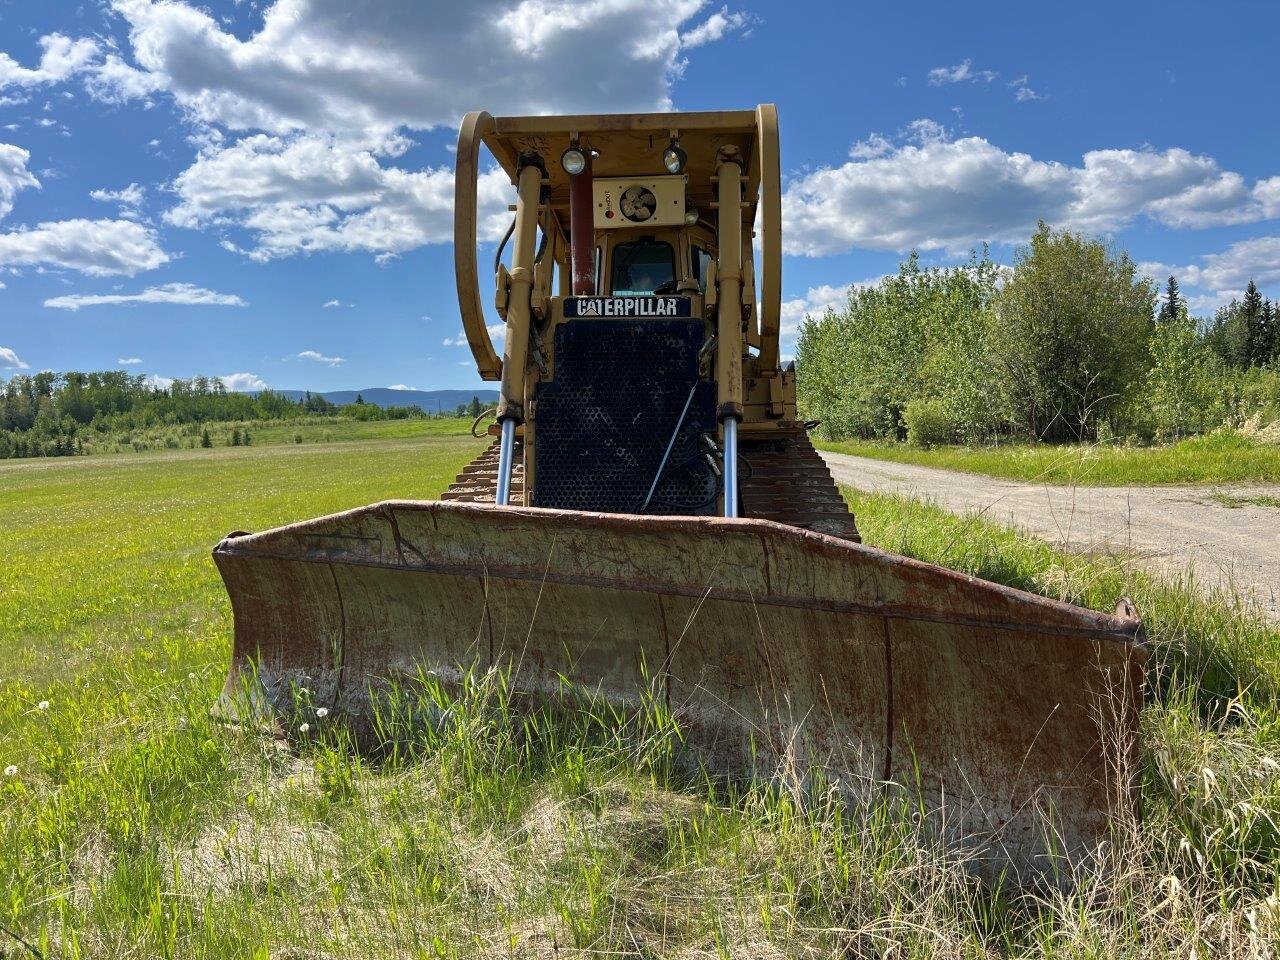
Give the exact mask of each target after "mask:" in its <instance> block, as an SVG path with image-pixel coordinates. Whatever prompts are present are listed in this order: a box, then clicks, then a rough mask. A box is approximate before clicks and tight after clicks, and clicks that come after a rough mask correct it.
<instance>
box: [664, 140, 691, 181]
mask: <svg viewBox="0 0 1280 960" xmlns="http://www.w3.org/2000/svg"><path fill="white" fill-rule="evenodd" d="M688 159H689V155H688V154H687V153H685V152H684V151H683V150H681V149H680V144H679V142H678V141H676V140H672V141H671V145H670V146H669V147H667V149H665V150H663V151H662V165H663V166H664V167H666V168H667V173H680V172H681V171H682V170H683V169H684V165H685V161H686V160H688Z"/></svg>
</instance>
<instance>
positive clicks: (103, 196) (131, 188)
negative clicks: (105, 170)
mask: <svg viewBox="0 0 1280 960" xmlns="http://www.w3.org/2000/svg"><path fill="white" fill-rule="evenodd" d="M145 195H146V188H144V187H142V186H140V185H139V184H136V183H131V184H129V185H128V186H127V187H121V188H120V189H119V190H90V191H89V196H90V197H91V198H92V199H94V200H97V201H98V202H99V203H114V204H117V205H119V207H120V215H121V216H122V217H127V218H128V219H130V220H136V219H137V218H138V217H139V216H141V208H142V201H143V198H144V197H145Z"/></svg>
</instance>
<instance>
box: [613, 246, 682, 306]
mask: <svg viewBox="0 0 1280 960" xmlns="http://www.w3.org/2000/svg"><path fill="white" fill-rule="evenodd" d="M675 290H676V256H675V251H674V250H673V249H672V248H671V244H669V243H665V242H663V241H661V240H654V239H653V238H651V237H641V238H640V239H639V240H635V241H631V242H628V243H619V244H617V245H616V246H615V247H614V248H613V294H614V296H617V297H634V296H645V295H647V294H654V293H675Z"/></svg>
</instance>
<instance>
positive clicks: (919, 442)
mask: <svg viewBox="0 0 1280 960" xmlns="http://www.w3.org/2000/svg"><path fill="white" fill-rule="evenodd" d="M902 419H903V421H904V422H905V423H906V426H907V442H908V443H910V444H913V445H914V446H917V447H933V446H937V445H938V444H942V443H951V442H952V441H953V440H955V434H956V425H955V423H954V422H953V421H952V419H951V416H950V414H949V413H948V412H947V408H946V405H945V404H943V403H942V401H941V400H935V399H930V398H928V397H921V398H920V399H918V400H912V401H911V402H909V403H908V404H907V405H906V406H905V407H904V408H903V410H902Z"/></svg>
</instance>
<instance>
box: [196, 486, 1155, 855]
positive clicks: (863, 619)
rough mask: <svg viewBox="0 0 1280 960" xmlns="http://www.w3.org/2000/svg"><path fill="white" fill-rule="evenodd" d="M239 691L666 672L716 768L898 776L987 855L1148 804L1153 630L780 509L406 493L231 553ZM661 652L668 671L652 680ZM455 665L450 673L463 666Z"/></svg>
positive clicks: (634, 682)
mask: <svg viewBox="0 0 1280 960" xmlns="http://www.w3.org/2000/svg"><path fill="white" fill-rule="evenodd" d="M214 557H215V559H216V561H217V565H218V569H219V570H220V571H221V573H222V577H223V579H224V580H225V582H226V585H227V588H228V590H229V591H230V594H231V601H232V605H233V608H234V613H235V651H234V658H233V661H232V666H231V673H230V676H229V678H228V681H227V695H228V696H231V695H233V694H234V693H235V691H236V690H237V689H238V688H240V686H241V684H242V683H245V682H246V681H248V680H249V678H253V679H252V682H253V683H254V684H256V689H257V690H258V691H259V693H260V694H261V695H262V696H263V697H264V699H265V701H266V702H269V703H273V704H274V705H275V706H276V707H278V708H281V709H287V708H288V698H289V696H290V692H289V691H290V690H291V689H292V688H293V687H294V685H305V686H306V687H308V688H309V689H310V690H311V691H313V692H314V697H313V700H312V701H311V702H312V704H313V705H314V706H317V707H318V706H324V707H327V708H328V709H329V710H331V711H333V712H335V713H341V714H346V715H348V716H350V717H352V718H353V720H354V721H355V722H356V723H359V722H360V721H361V719H362V718H363V720H365V721H366V722H367V720H368V715H369V711H370V710H371V700H370V697H371V693H370V691H371V689H372V688H374V687H376V685H377V684H378V683H379V682H380V681H382V680H383V679H384V678H396V677H403V678H406V679H407V678H412V677H414V676H417V675H419V671H420V670H422V669H423V668H434V669H437V670H438V671H439V672H440V674H441V676H444V677H448V676H454V677H456V676H457V675H458V674H457V673H456V670H457V669H458V667H459V666H465V665H474V666H478V667H486V666H488V665H494V664H498V665H501V664H507V665H509V666H510V667H511V668H512V669H513V671H514V675H513V678H512V682H513V686H514V688H515V689H516V690H518V691H521V692H523V693H525V694H530V695H532V696H533V697H535V698H536V697H538V696H540V695H545V696H547V697H554V696H556V695H557V694H558V693H559V692H560V691H561V690H562V689H563V688H562V683H563V680H562V678H563V677H568V678H569V679H570V680H571V681H573V682H574V683H577V684H581V685H582V687H584V688H587V689H589V690H592V691H598V692H599V693H600V694H602V695H603V696H605V697H607V698H608V699H609V700H610V701H612V702H615V703H617V704H619V705H622V706H624V707H625V706H627V705H636V704H638V703H639V702H640V700H641V696H642V693H643V692H644V691H646V690H647V689H648V688H649V684H650V683H651V682H656V683H657V684H658V685H659V690H658V695H659V696H661V697H664V698H665V699H666V701H667V703H668V704H669V706H670V708H671V710H672V711H673V713H674V714H675V716H676V717H677V718H678V720H679V722H680V725H681V729H682V732H683V735H684V738H685V743H686V746H687V748H688V749H689V750H691V751H692V753H693V755H694V756H696V758H697V760H698V761H699V762H700V763H701V764H703V765H705V767H706V768H708V769H710V770H711V771H712V772H715V773H723V774H727V775H741V774H744V773H754V774H757V775H761V776H766V777H769V776H775V775H779V774H782V773H785V772H787V771H796V770H800V771H805V770H813V769H815V768H816V769H819V770H822V771H825V773H826V774H827V776H828V777H830V778H832V779H834V780H836V781H838V782H839V783H841V784H844V785H852V784H863V785H866V784H887V783H896V784H899V785H902V786H903V787H905V788H906V789H908V790H911V791H912V792H913V793H916V794H919V795H922V797H923V799H924V801H925V802H926V803H927V804H928V806H929V808H930V809H932V810H935V811H941V814H940V815H939V817H938V819H939V822H940V823H941V824H942V825H943V828H944V833H945V835H946V836H947V837H948V838H950V839H952V840H957V841H960V842H962V843H964V844H967V845H969V846H970V847H972V848H976V849H979V850H980V851H981V854H980V856H981V857H983V858H985V862H986V863H987V864H988V865H991V864H994V865H995V866H996V867H997V868H998V867H1001V866H1006V865H1007V866H1012V867H1013V868H1015V869H1016V870H1019V871H1021V870H1023V869H1025V868H1030V869H1032V870H1036V869H1039V868H1042V867H1043V866H1044V865H1045V862H1046V860H1045V857H1046V855H1047V854H1048V853H1050V852H1051V851H1056V852H1059V853H1064V854H1066V855H1067V857H1068V858H1069V859H1074V858H1079V857H1082V856H1085V855H1087V854H1088V853H1089V852H1090V851H1091V850H1093V849H1095V848H1096V847H1097V845H1098V844H1099V843H1100V842H1101V841H1102V840H1103V839H1104V838H1105V837H1106V836H1107V829H1108V820H1109V818H1110V817H1111V816H1112V815H1113V814H1115V813H1117V812H1119V810H1121V809H1122V808H1126V807H1127V806H1128V805H1129V803H1130V783H1129V780H1128V777H1129V774H1128V773H1127V771H1128V770H1130V769H1131V767H1132V764H1131V761H1132V759H1133V758H1132V753H1133V750H1134V748H1135V743H1136V737H1137V720H1138V711H1139V708H1140V706H1141V701H1142V684H1143V666H1144V663H1145V660H1146V650H1145V646H1144V642H1143V634H1142V627H1141V623H1140V621H1139V620H1138V618H1137V616H1136V615H1135V614H1134V612H1133V609H1132V607H1131V606H1129V607H1123V608H1122V609H1121V610H1119V611H1117V614H1116V615H1114V616H1112V615H1107V614H1103V613H1097V612H1094V611H1090V610H1085V609H1082V608H1078V607H1074V606H1072V605H1070V604H1066V603H1059V602H1056V601H1053V600H1047V599H1044V598H1041V597H1037V596H1034V595H1032V594H1029V593H1024V592H1022V591H1019V590H1014V589H1010V588H1007V587H1002V586H998V585H996V584H992V583H988V582H985V581H982V580H978V579H976V578H973V577H969V576H965V575H962V574H959V573H956V572H954V571H950V570H945V569H942V568H940V567H936V566H932V565H929V564H925V563H920V562H917V561H914V560H910V559H906V558H904V557H900V556H895V555H893V554H890V553H885V552H883V551H881V550H877V549H874V548H871V547H867V546H863V545H860V544H856V543H851V542H849V541H846V540H841V539H837V538H834V537H829V536H826V535H823V534H820V533H813V532H810V531H807V530H800V529H797V528H794V527H789V526H785V525H783V524H779V523H774V522H771V521H767V520H753V519H722V518H685V517H659V516H630V515H616V514H598V513H580V512H573V511H563V510H545V509H536V508H518V507H495V506H492V505H483V504H469V503H447V502H413V501H389V502H386V503H380V504H375V505H373V506H369V507H364V508H361V509H358V510H352V511H349V512H347V513H341V514H335V515H333V516H329V517H322V518H319V519H316V520H310V521H307V522H305V523H298V524H293V525H291V526H286V527H281V528H278V529H275V530H270V531H267V532H265V533H259V534H237V535H232V536H230V537H228V538H227V539H225V540H224V541H223V542H222V543H220V544H219V545H218V547H217V549H216V550H215V552H214ZM646 665H647V675H648V676H649V677H650V679H649V680H646V672H645V671H646ZM451 671H452V672H451Z"/></svg>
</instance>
